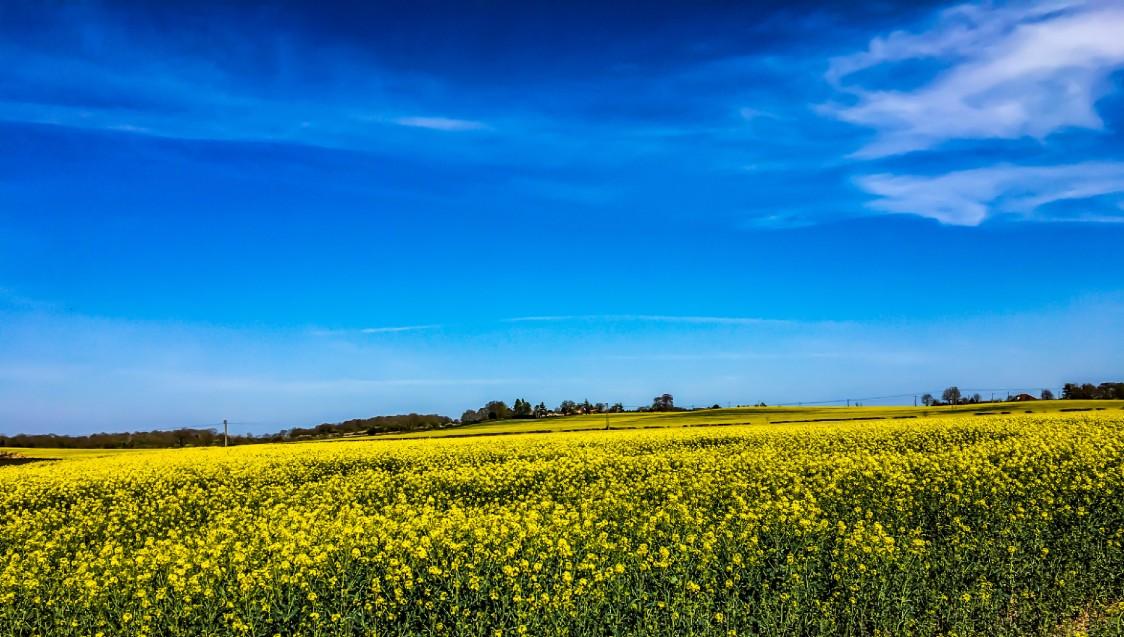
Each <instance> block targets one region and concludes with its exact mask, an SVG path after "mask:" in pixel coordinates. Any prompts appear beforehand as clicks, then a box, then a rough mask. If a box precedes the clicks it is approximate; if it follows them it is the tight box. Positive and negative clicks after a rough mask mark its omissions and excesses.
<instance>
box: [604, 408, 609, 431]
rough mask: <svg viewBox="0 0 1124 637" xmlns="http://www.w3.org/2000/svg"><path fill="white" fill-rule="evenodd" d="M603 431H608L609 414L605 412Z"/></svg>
mask: <svg viewBox="0 0 1124 637" xmlns="http://www.w3.org/2000/svg"><path fill="white" fill-rule="evenodd" d="M605 431H609V412H605Z"/></svg>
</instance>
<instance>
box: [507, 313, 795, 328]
mask: <svg viewBox="0 0 1124 637" xmlns="http://www.w3.org/2000/svg"><path fill="white" fill-rule="evenodd" d="M504 322H506V323H561V322H603V323H618V322H645V323H686V324H694V325H794V324H796V321H789V320H785V319H767V318H758V317H744V316H674V315H663V314H580V315H557V316H550V315H547V316H519V317H515V318H509V319H504Z"/></svg>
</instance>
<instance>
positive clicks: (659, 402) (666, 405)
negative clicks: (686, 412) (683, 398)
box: [652, 394, 675, 411]
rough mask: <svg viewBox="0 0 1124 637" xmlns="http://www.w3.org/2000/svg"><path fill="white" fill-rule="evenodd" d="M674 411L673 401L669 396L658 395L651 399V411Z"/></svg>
mask: <svg viewBox="0 0 1124 637" xmlns="http://www.w3.org/2000/svg"><path fill="white" fill-rule="evenodd" d="M672 409H675V399H674V398H673V397H672V396H671V394H660V395H659V396H656V397H655V398H653V399H652V411H671V410H672Z"/></svg>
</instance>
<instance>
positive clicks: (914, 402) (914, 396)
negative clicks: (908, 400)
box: [913, 394, 917, 407]
mask: <svg viewBox="0 0 1124 637" xmlns="http://www.w3.org/2000/svg"><path fill="white" fill-rule="evenodd" d="M913 406H914V407H916V406H917V394H914V395H913Z"/></svg>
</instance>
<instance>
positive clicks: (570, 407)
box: [557, 400, 578, 416]
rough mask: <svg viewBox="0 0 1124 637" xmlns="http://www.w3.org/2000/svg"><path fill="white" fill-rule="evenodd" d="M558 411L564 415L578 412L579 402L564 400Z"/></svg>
mask: <svg viewBox="0 0 1124 637" xmlns="http://www.w3.org/2000/svg"><path fill="white" fill-rule="evenodd" d="M557 411H558V413H560V414H562V415H563V416H572V415H574V414H576V413H578V404H577V403H575V402H574V401H572V400H563V401H562V404H560V405H558V409H557Z"/></svg>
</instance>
